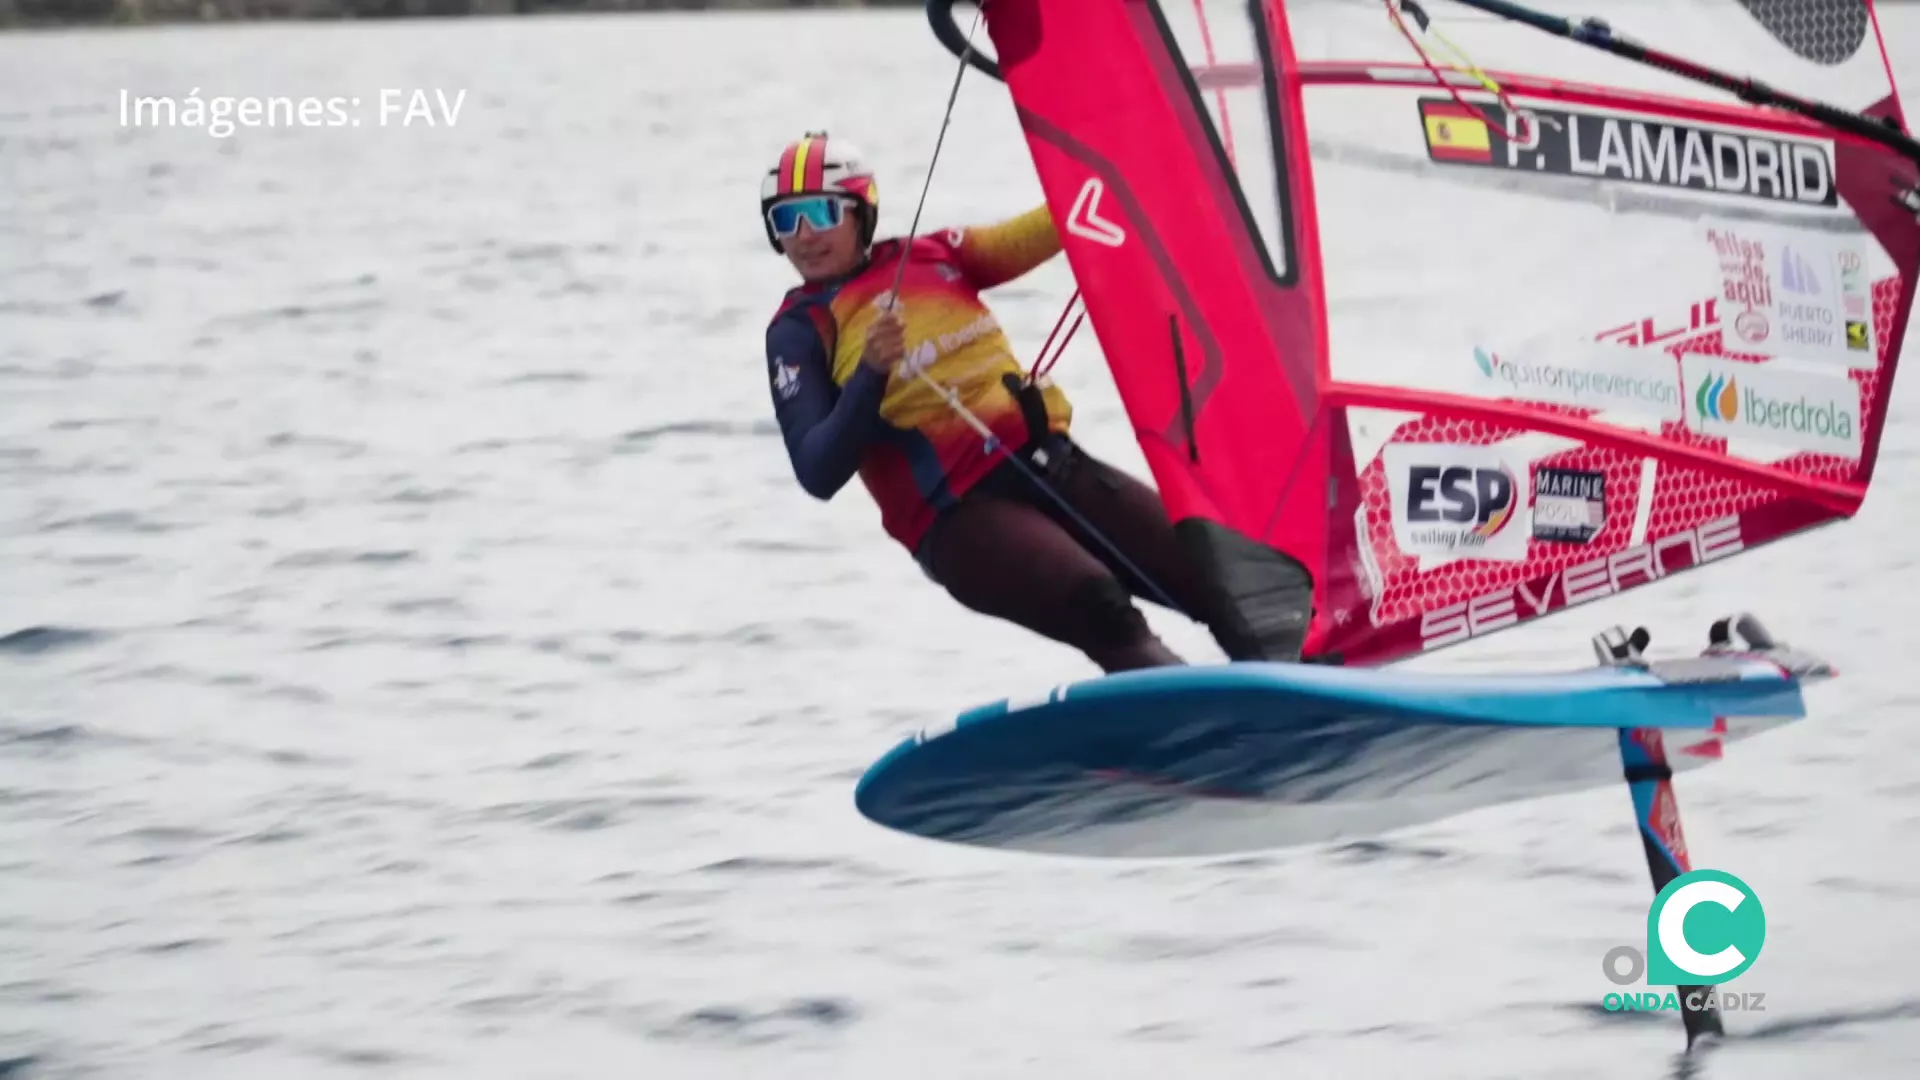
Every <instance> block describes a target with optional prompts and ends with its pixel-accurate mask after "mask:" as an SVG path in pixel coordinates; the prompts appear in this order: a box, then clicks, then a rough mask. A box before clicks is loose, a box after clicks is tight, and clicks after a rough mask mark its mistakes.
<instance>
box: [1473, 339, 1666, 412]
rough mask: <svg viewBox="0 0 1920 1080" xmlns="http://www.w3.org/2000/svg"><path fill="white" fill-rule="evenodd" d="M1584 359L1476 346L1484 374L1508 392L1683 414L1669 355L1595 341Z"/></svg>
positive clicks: (1477, 361)
mask: <svg viewBox="0 0 1920 1080" xmlns="http://www.w3.org/2000/svg"><path fill="white" fill-rule="evenodd" d="M1579 360H1580V362H1579V363H1551V362H1544V361H1516V360H1512V359H1508V358H1505V357H1502V356H1501V355H1500V354H1499V353H1496V352H1494V351H1492V350H1490V349H1487V348H1484V347H1479V346H1476V347H1475V348H1474V350H1473V364H1474V367H1476V368H1478V369H1479V372H1480V377H1481V379H1483V380H1485V381H1487V382H1492V383H1495V384H1497V385H1498V386H1499V387H1500V390H1501V391H1502V392H1503V393H1504V394H1505V395H1506V396H1509V397H1515V398H1520V399H1521V400H1524V401H1543V402H1551V403H1553V404H1556V405H1572V406H1574V407H1576V408H1587V409H1599V410H1619V411H1622V412H1633V413H1640V414H1643V415H1648V416H1656V417H1659V418H1660V419H1663V420H1678V419H1680V383H1679V380H1678V379H1677V378H1676V377H1675V371H1674V365H1673V360H1672V359H1671V358H1670V357H1668V356H1666V355H1665V354H1663V353H1647V352H1644V351H1640V350H1630V349H1624V348H1619V347H1616V346H1611V345H1594V346H1591V347H1590V348H1589V349H1585V350H1583V351H1582V355H1581V356H1580V358H1579Z"/></svg>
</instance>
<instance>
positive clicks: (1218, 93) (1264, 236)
mask: <svg viewBox="0 0 1920 1080" xmlns="http://www.w3.org/2000/svg"><path fill="white" fill-rule="evenodd" d="M1159 7H1160V13H1161V17H1162V19H1163V20H1164V21H1165V24H1166V26H1167V28H1168V30H1169V31H1171V33H1172V35H1173V40H1174V43H1175V47H1176V48H1177V49H1178V50H1179V53H1180V57H1181V59H1182V60H1183V61H1184V62H1185V63H1186V66H1187V69H1188V71H1190V72H1191V73H1192V75H1193V81H1194V85H1195V87H1196V88H1197V89H1198V92H1199V95H1200V100H1201V103H1202V104H1203V105H1204V106H1205V107H1206V110H1207V118H1208V120H1209V121H1210V122H1211V123H1212V125H1213V134H1214V137H1215V139H1216V140H1217V142H1218V144H1219V147H1220V150H1221V152H1222V153H1224V154H1225V155H1226V158H1227V162H1228V166H1229V169H1230V172H1231V174H1232V176H1233V177H1234V180H1235V183H1236V184H1237V185H1238V186H1239V188H1240V196H1241V199H1242V200H1243V202H1244V204H1245V206H1246V209H1247V212H1248V214H1250V215H1251V217H1252V231H1253V232H1254V233H1256V234H1257V236H1258V238H1259V241H1260V244H1261V246H1262V247H1263V249H1264V250H1265V252H1266V256H1267V260H1268V262H1269V264H1270V265H1271V267H1272V270H1273V273H1274V276H1275V277H1285V276H1286V275H1287V273H1288V272H1289V270H1290V267H1289V266H1288V264H1287V247H1286V244H1285V233H1284V232H1283V229H1284V228H1285V226H1284V224H1283V220H1284V218H1283V215H1284V213H1285V202H1284V196H1283V192H1282V189H1281V173H1280V169H1279V166H1278V164H1277V159H1276V149H1277V148H1276V146H1275V144H1274V138H1273V132H1274V122H1273V114H1272V111H1271V108H1272V103H1273V101H1274V97H1275V94H1274V87H1273V83H1272V75H1271V72H1272V65H1271V63H1270V62H1269V60H1268V57H1269V55H1270V51H1269V49H1268V48H1267V42H1266V29H1265V25H1264V19H1265V15H1264V14H1263V12H1262V4H1261V3H1259V0H1252V2H1248V0H1240V2H1237V3H1236V2H1233V0H1163V2H1162V3H1161V4H1160V5H1159Z"/></svg>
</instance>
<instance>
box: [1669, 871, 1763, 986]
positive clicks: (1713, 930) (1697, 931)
mask: <svg viewBox="0 0 1920 1080" xmlns="http://www.w3.org/2000/svg"><path fill="white" fill-rule="evenodd" d="M1766 940H1767V913H1766V910H1765V909H1764V908H1762V907H1761V906H1760V897H1759V896H1758V895H1756V894H1755V893H1754V891H1753V889H1752V887H1750V886H1749V885H1748V884H1747V883H1746V882H1744V881H1741V880H1740V879H1739V878H1737V877H1735V876H1733V875H1732V874H1729V873H1727V872H1726V871H1724V870H1694V871H1691V872H1689V873H1685V874H1682V875H1680V876H1679V877H1677V878H1674V879H1673V880H1672V881H1670V882H1668V883H1667V887H1666V888H1664V889H1661V890H1660V894H1659V895H1658V896H1656V897H1654V899H1653V907H1652V908H1651V909H1649V910H1648V912H1647V983H1648V985H1654V986H1679V985H1706V986H1711V985H1715V984H1718V983H1723V982H1728V981H1730V980H1732V979H1734V978H1737V977H1738V976H1739V975H1740V973H1741V972H1743V971H1745V970H1747V969H1748V968H1750V967H1752V966H1753V962H1754V961H1755V960H1758V959H1759V958H1760V947H1761V946H1762V945H1764V944H1765V943H1766Z"/></svg>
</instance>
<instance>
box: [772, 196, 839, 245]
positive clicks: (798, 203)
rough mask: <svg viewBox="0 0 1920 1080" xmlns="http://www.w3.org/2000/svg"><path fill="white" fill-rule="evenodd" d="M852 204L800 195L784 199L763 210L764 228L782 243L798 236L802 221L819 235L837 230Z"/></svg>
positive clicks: (821, 197) (836, 198)
mask: <svg viewBox="0 0 1920 1080" xmlns="http://www.w3.org/2000/svg"><path fill="white" fill-rule="evenodd" d="M852 203H853V200H852V199H849V198H847V197H846V196H844V195H804V196H801V197H800V198H797V199H787V200H785V201H783V202H777V203H774V204H773V205H772V206H769V207H767V224H768V225H771V226H772V227H773V234H774V235H775V236H777V237H779V238H780V239H782V240H785V239H786V238H787V237H789V236H792V235H793V234H794V233H797V232H799V231H800V223H801V222H803V221H804V222H806V223H807V226H808V227H809V228H811V229H812V230H813V231H814V232H821V231H823V230H826V229H831V228H835V227H837V226H838V225H839V224H840V222H841V221H842V220H843V219H844V218H845V217H846V213H847V207H848V206H850V205H852Z"/></svg>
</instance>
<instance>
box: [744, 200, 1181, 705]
mask: <svg viewBox="0 0 1920 1080" xmlns="http://www.w3.org/2000/svg"><path fill="white" fill-rule="evenodd" d="M1059 251H1060V239H1059V236H1058V234H1057V233H1056V232H1055V231H1054V225H1053V219H1052V217H1051V215H1050V214H1049V213H1048V211H1047V209H1046V207H1044V206H1043V207H1039V208H1037V209H1035V210H1032V211H1030V212H1028V213H1026V214H1022V215H1020V216H1019V217H1016V218H1013V219H1011V220H1008V221H1005V222H1001V223H999V224H996V225H990V226H982V227H976V228H972V229H966V230H949V231H946V232H942V233H936V234H934V235H931V236H926V237H921V238H918V239H915V240H914V241H913V242H912V244H911V245H910V246H909V245H907V244H906V243H904V242H902V241H900V240H887V241H882V242H880V243H878V244H876V245H874V247H873V250H872V253H871V255H870V257H869V259H868V260H867V262H866V263H865V264H864V265H863V266H862V267H860V268H859V269H858V270H856V271H854V272H853V273H852V274H850V275H848V276H846V277H844V278H840V279H835V280H830V281H823V282H814V283H809V284H806V285H802V286H800V287H798V288H796V289H794V290H792V291H791V292H789V293H788V294H787V296H786V299H785V300H784V301H783V302H782V304H781V306H780V309H779V311H778V312H777V313H776V314H775V316H774V318H773V321H772V323H771V324H770V325H769V326H768V328H767V366H768V377H769V380H770V383H771V386H772V392H773V405H774V412H775V415H776V416H777V417H778V418H779V422H780V430H781V432H782V434H783V435H784V436H785V441H786V446H787V454H788V456H789V458H790V459H791V461H792V464H793V470H794V475H795V477H796V478H797V479H798V480H799V482H800V485H801V487H803V488H804V489H806V491H807V492H808V493H809V494H811V495H813V496H814V497H815V498H819V499H830V498H832V497H833V496H834V494H836V493H837V492H838V491H839V490H840V489H841V488H842V487H843V486H845V484H846V482H847V481H848V480H850V479H851V478H852V477H853V476H854V475H855V474H856V473H858V474H859V476H860V478H861V480H862V482H863V483H864V484H865V485H866V488H867V490H868V492H869V493H870V494H871V495H872V496H873V499H874V501H875V502H876V503H877V504H878V505H879V508H880V518H881V524H882V526H883V527H884V528H885V529H886V531H887V533H888V534H889V535H891V536H892V537H893V538H894V539H895V540H897V541H898V542H899V543H900V544H902V545H903V546H905V547H906V548H907V549H908V550H909V551H911V552H913V555H914V558H915V559H916V560H917V561H918V562H919V563H920V566H921V567H922V568H923V569H924V570H925V571H926V573H927V575H928V576H929V577H931V578H932V579H933V580H934V581H936V582H939V583H940V584H941V585H942V586H943V587H945V588H946V590H947V591H948V593H950V594H951V595H952V596H953V597H954V599H956V600H958V601H959V602H960V603H962V604H964V605H966V606H967V607H969V608H971V609H973V610H975V611H978V612H981V613H983V614H987V615H992V616H995V617H998V618H1003V619H1007V620H1010V621H1012V622H1015V623H1018V624H1020V625H1022V626H1025V627H1027V628H1028V629H1030V630H1032V631H1034V632H1036V633H1039V634H1043V635H1045V636H1046V637H1049V638H1052V639H1054V640H1055V641H1060V642H1063V643H1065V644H1067V645H1071V646H1073V647H1075V648H1078V649H1080V650H1081V651H1082V652H1084V653H1086V654H1087V656H1088V657H1089V658H1090V659H1092V660H1093V661H1094V662H1095V663H1096V664H1098V665H1100V667H1101V668H1103V669H1104V670H1107V671H1119V670H1124V669H1127V668H1136V667H1146V666H1152V665H1157V664H1174V663H1179V662H1180V659H1179V657H1177V656H1175V655H1174V654H1173V653H1172V651H1171V650H1169V649H1168V648H1167V647H1166V646H1165V645H1164V644H1162V643H1161V642H1160V641H1159V640H1158V639H1157V638H1155V637H1154V635H1153V633H1152V632H1151V630H1150V629H1149V628H1148V627H1147V624H1146V620H1145V619H1144V618H1143V617H1142V616H1141V614H1140V612H1139V611H1138V610H1137V609H1136V608H1135V607H1134V606H1133V603H1132V597H1135V596H1139V597H1142V598H1145V599H1151V600H1156V601H1158V600H1160V599H1161V597H1160V596H1159V595H1158V594H1156V593H1155V592H1154V591H1153V590H1152V589H1151V588H1150V587H1148V585H1147V584H1146V583H1145V582H1142V581H1139V580H1138V579H1137V578H1136V577H1135V576H1134V575H1133V574H1131V573H1129V572H1128V571H1127V570H1126V569H1125V567H1124V565H1123V564H1122V563H1121V561H1120V560H1118V559H1115V558H1114V557H1113V556H1112V555H1111V553H1110V552H1109V551H1108V550H1107V548H1106V547H1105V546H1103V545H1102V544H1101V543H1100V542H1099V541H1098V540H1097V539H1095V538H1094V537H1092V536H1091V535H1089V534H1088V533H1087V532H1086V531H1085V530H1084V529H1083V528H1082V527H1081V526H1079V525H1078V524H1077V523H1076V522H1074V521H1073V518H1072V515H1069V514H1067V513H1066V512H1064V511H1063V510H1061V509H1060V507H1059V505H1058V504H1057V503H1056V502H1055V501H1054V500H1053V499H1051V498H1050V497H1048V495H1047V494H1046V493H1045V492H1044V491H1042V490H1040V489H1038V488H1037V487H1036V486H1035V485H1034V483H1033V482H1032V481H1031V480H1030V479H1028V478H1027V477H1026V476H1024V475H1022V473H1021V471H1020V469H1019V468H1018V467H1017V466H1015V465H1013V464H1012V463H1010V462H1008V461H1006V460H1005V458H1004V456H1003V455H1001V454H999V453H987V452H985V450H984V448H983V442H982V439H981V437H980V435H979V434H978V433H977V432H976V431H974V430H973V429H972V428H971V427H970V426H969V425H968V424H967V423H966V421H965V420H964V419H962V418H961V417H960V416H959V415H958V414H957V413H956V412H955V411H954V410H953V409H952V408H951V407H949V406H948V405H947V403H946V402H945V401H944V400H943V399H942V398H941V396H940V395H939V394H938V393H936V392H935V390H934V389H933V388H932V387H929V386H928V385H927V384H926V382H925V381H924V380H922V379H920V378H918V377H917V375H916V374H915V372H917V371H921V370H924V371H925V372H926V373H927V374H928V375H929V376H931V377H932V378H933V379H934V380H935V381H936V382H938V383H940V384H943V385H945V386H948V387H951V388H952V389H953V390H954V391H955V392H956V393H957V394H958V395H959V397H960V399H961V401H962V402H963V403H964V404H965V405H966V407H967V408H968V409H969V410H970V411H971V412H972V413H973V414H974V415H975V416H977V417H978V418H979V419H980V420H982V421H983V422H985V423H986V424H987V425H988V426H989V427H990V428H991V429H992V431H993V432H994V434H995V435H996V436H998V437H999V439H1000V441H1001V442H1002V443H1003V445H1004V446H1005V447H1006V448H1007V450H1009V451H1011V452H1013V453H1015V454H1017V455H1018V456H1019V457H1020V458H1021V460H1022V461H1023V462H1026V463H1027V464H1028V467H1029V469H1031V470H1032V471H1034V472H1035V473H1037V474H1039V475H1041V476H1042V477H1043V478H1044V479H1045V481H1046V483H1047V485H1048V486H1049V487H1051V488H1052V489H1053V490H1054V491H1056V492H1057V493H1058V494H1059V495H1061V496H1062V497H1063V498H1064V499H1066V500H1067V501H1068V502H1069V503H1070V504H1071V505H1072V506H1073V508H1074V509H1075V510H1076V511H1078V513H1079V514H1080V515H1081V516H1082V517H1084V518H1085V519H1086V520H1087V521H1088V522H1089V523H1091V524H1092V526H1093V527H1094V528H1096V529H1098V530H1099V531H1100V533H1101V534H1102V535H1104V536H1105V537H1107V538H1108V539H1109V540H1110V541H1112V542H1113V544H1114V545H1115V546H1116V547H1118V548H1119V549H1120V550H1121V551H1122V552H1123V553H1124V554H1125V555H1126V558H1127V560H1128V561H1131V562H1132V563H1133V564H1134V566H1136V567H1138V568H1139V569H1140V570H1141V571H1142V572H1143V573H1144V574H1145V575H1146V576H1147V577H1149V578H1151V579H1152V580H1153V584H1154V585H1157V586H1159V587H1160V588H1161V589H1164V590H1166V592H1167V593H1168V594H1169V595H1170V598H1171V599H1172V600H1173V601H1174V605H1173V606H1175V607H1176V609H1178V610H1183V611H1186V612H1187V613H1189V614H1192V613H1193V612H1195V611H1196V610H1197V609H1196V607H1195V606H1194V603H1193V602H1192V601H1193V599H1194V598H1196V597H1197V596H1198V595H1199V592H1198V587H1199V582H1198V581H1197V579H1196V578H1195V576H1194V575H1193V573H1192V572H1191V570H1190V569H1189V568H1188V566H1187V564H1186V561H1185V560H1184V559H1183V558H1182V557H1181V554H1180V551H1179V548H1178V545H1177V543H1176V541H1175V538H1174V534H1173V529H1172V526H1171V524H1170V523H1169V522H1168V520H1167V515H1166V510H1165V508H1164V507H1163V506H1162V505H1161V503H1160V499H1159V496H1158V495H1156V494H1155V493H1154V492H1153V491H1152V489H1150V488H1148V487H1147V486H1146V485H1144V484H1141V483H1140V482H1139V481H1137V480H1134V479H1133V478H1131V477H1129V476H1126V475H1125V474H1123V473H1121V472H1119V471H1117V470H1115V469H1112V468H1110V467H1109V466H1107V465H1105V464H1104V463H1102V462H1100V461H1097V460H1095V459H1094V458H1092V457H1091V456H1090V455H1088V454H1087V453H1086V452H1085V451H1084V450H1082V449H1081V448H1079V447H1078V446H1076V445H1074V443H1073V442H1072V440H1071V439H1070V438H1069V437H1068V434H1067V431H1068V427H1069V422H1070V420H1071V417H1072V407H1071V405H1070V404H1069V403H1068V401H1067V398H1066V395H1065V393H1064V392H1062V391H1061V390H1060V388H1059V387H1057V386H1053V385H1051V384H1049V383H1047V382H1046V381H1045V380H1042V382H1041V384H1040V385H1039V386H1037V387H1033V388H1031V389H1028V390H1026V391H1025V392H1024V393H1022V392H1018V391H1019V390H1020V388H1021V386H1022V385H1023V383H1022V382H1021V380H1022V379H1023V377H1024V372H1023V369H1022V368H1021V366H1020V363H1019V361H1018V360H1017V359H1016V358H1015V356H1014V354H1013V348H1012V346H1011V344H1010V343H1009V342H1008V340H1007V337H1006V334H1005V333H1004V332H1003V331H1002V330H1001V328H1000V325H999V323H998V322H997V321H995V319H994V317H993V313H992V312H991V311H989V310H988V309H987V307H986V305H985V304H984V303H983V302H982V301H981V299H980V293H981V292H982V291H984V290H986V289H990V288H993V287H994V286H996V285H1000V284H1003V283H1005V282H1007V281H1011V280H1013V279H1014V278H1017V277H1019V276H1020V275H1022V274H1025V273H1027V272H1028V271H1030V270H1032V269H1033V268H1035V267H1036V266H1039V265H1040V264H1041V263H1043V262H1045V261H1046V260H1047V259H1050V258H1052V257H1053V256H1054V255H1056V254H1058V253H1059ZM902 257H904V258H906V260H907V268H906V272H905V276H904V277H903V278H902V279H901V285H900V307H899V315H900V318H901V321H902V325H903V329H904V331H905V334H904V337H905V343H906V355H905V357H904V358H903V359H902V360H901V361H900V363H899V364H898V365H897V366H896V368H895V370H894V371H893V372H892V374H891V375H887V374H882V373H880V372H877V371H874V370H873V369H872V368H869V367H867V366H866V365H863V364H862V363H861V362H860V357H861V354H862V352H863V350H864V348H865V345H866V333H867V330H868V329H869V328H870V327H871V326H872V325H873V322H874V319H875V318H876V317H877V316H878V314H879V312H880V310H881V305H882V303H883V302H884V294H885V293H886V291H887V290H889V289H890V288H892V286H893V282H894V279H895V276H896V274H897V273H898V271H899V267H900V263H899V260H900V259H901V258H902ZM1009 376H1012V377H1013V378H1012V380H1009V378H1008V377H1009Z"/></svg>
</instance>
